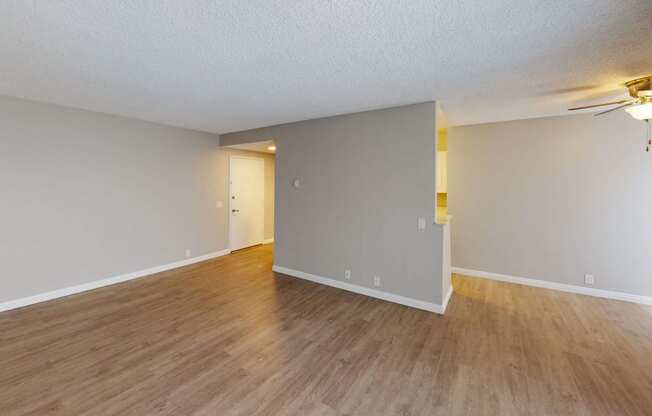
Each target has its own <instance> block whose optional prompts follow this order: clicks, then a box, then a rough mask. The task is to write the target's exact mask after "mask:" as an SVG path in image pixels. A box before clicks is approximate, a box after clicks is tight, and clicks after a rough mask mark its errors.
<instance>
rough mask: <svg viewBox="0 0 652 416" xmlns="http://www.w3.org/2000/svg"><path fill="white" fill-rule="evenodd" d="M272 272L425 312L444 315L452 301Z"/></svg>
mask: <svg viewBox="0 0 652 416" xmlns="http://www.w3.org/2000/svg"><path fill="white" fill-rule="evenodd" d="M272 270H274V271H275V272H277V273H282V274H286V275H288V276H293V277H298V278H299V279H304V280H309V281H311V282H315V283H319V284H322V285H326V286H332V287H336V288H338V289H342V290H346V291H349V292H354V293H358V294H361V295H365V296H369V297H372V298H376V299H382V300H386V301H388V302H393V303H398V304H401V305H404V306H410V307H412V308H417V309H422V310H424V311H429V312H435V313H438V314H442V315H443V314H444V311H445V310H446V303H448V299H450V294H448V296H447V299H446V303H444V305H438V304H436V303H431V302H426V301H423V300H417V299H412V298H408V297H405V296H401V295H395V294H392V293H387V292H382V291H380V290H376V289H370V288H367V287H364V286H358V285H354V284H352V283H346V282H342V281H339V280H335V279H331V278H328V277H322V276H317V275H314V274H310V273H306V272H302V271H299V270H293V269H288V268H287V267H282V266H277V265H274V266H273V267H272Z"/></svg>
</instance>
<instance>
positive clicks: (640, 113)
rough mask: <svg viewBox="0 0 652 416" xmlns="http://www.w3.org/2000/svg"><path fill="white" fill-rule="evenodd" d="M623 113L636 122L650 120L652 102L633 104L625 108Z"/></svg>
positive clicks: (651, 117) (651, 116)
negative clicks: (626, 113)
mask: <svg viewBox="0 0 652 416" xmlns="http://www.w3.org/2000/svg"><path fill="white" fill-rule="evenodd" d="M625 111H627V112H628V113H629V115H630V116H632V117H634V118H635V119H636V120H650V119H652V102H646V103H643V104H635V105H632V106H630V107H627V108H625Z"/></svg>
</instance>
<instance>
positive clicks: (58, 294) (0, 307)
mask: <svg viewBox="0 0 652 416" xmlns="http://www.w3.org/2000/svg"><path fill="white" fill-rule="evenodd" d="M230 252H231V250H229V249H226V250H221V251H216V252H214V253H209V254H204V255H203V256H199V257H193V258H191V259H184V260H180V261H176V262H174V263H168V264H164V265H162V266H155V267H150V268H149V269H145V270H140V271H137V272H132V273H127V274H121V275H119V276H113V277H109V278H106V279H102V280H96V281H93V282H88V283H84V284H81V285H77V286H71V287H66V288H63V289H57V290H53V291H52V292H46V293H40V294H38V295H34V296H29V297H26V298H20V299H14V300H10V301H7V302H3V303H0V312H3V311H8V310H11V309H17V308H22V307H24V306H28V305H33V304H35V303H40V302H45V301H48V300H52V299H57V298H62V297H64V296H69V295H74V294H76V293H81V292H86V291H88V290H93V289H98V288H101V287H105V286H110V285H114V284H116V283H122V282H126V281H128V280H133V279H138V278H140V277H145V276H149V275H152V274H156V273H160V272H164V271H167V270H172V269H176V268H178V267H183V266H188V265H190V264H193V263H199V262H202V261H205V260H210V259H213V258H215V257H220V256H224V255H226V254H229V253H230Z"/></svg>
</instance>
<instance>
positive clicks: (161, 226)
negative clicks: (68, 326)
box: [0, 97, 228, 302]
mask: <svg viewBox="0 0 652 416" xmlns="http://www.w3.org/2000/svg"><path fill="white" fill-rule="evenodd" d="M221 157H222V156H221V155H220V150H219V148H218V137H217V136H215V135H211V134H206V133H198V132H194V131H189V130H183V129H178V128H172V127H166V126H161V125H156V124H152V123H147V122H142V121H137V120H131V119H126V118H121V117H113V116H108V115H102V114H97V113H91V112H86V111H79V110H73V109H67V108H63V107H58V106H53V105H46V104H38V103H34V102H29V101H23V100H18V99H13V98H7V97H0V190H2V191H1V192H2V202H1V203H0V302H3V301H7V300H13V299H17V298H21V297H27V296H31V295H36V294H40V293H44V292H48V291H51V290H55V289H61V288H65V287H70V286H74V285H79V284H82V283H88V282H91V281H95V280H99V279H103V278H107V277H112V276H115V275H120V274H124V273H129V272H134V271H139V270H143V269H146V268H149V267H153V266H159V265H163V264H167V263H171V262H174V261H177V260H182V259H185V250H186V249H190V250H191V256H192V257H195V256H199V255H202V254H207V253H212V252H216V251H219V250H223V249H226V248H227V244H228V241H227V235H228V233H227V216H226V210H225V209H223V210H218V209H216V208H215V202H216V201H217V200H223V201H226V195H227V193H226V192H227V189H228V188H227V183H226V176H225V175H224V166H223V165H224V163H223V162H222V161H221Z"/></svg>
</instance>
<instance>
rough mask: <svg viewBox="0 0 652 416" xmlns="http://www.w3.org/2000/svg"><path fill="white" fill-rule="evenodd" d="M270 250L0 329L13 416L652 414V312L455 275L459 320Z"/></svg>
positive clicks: (7, 404) (74, 302)
mask: <svg viewBox="0 0 652 416" xmlns="http://www.w3.org/2000/svg"><path fill="white" fill-rule="evenodd" d="M271 266H272V248H271V246H263V247H257V248H253V249H249V250H245V251H241V252H237V253H234V254H232V255H230V256H226V257H223V258H219V259H215V260H211V261H207V262H204V263H201V264H197V265H193V266H188V267H185V268H183V269H177V270H174V271H170V272H165V273H161V274H158V275H156V276H153V277H150V278H144V279H140V280H135V281H131V282H128V283H124V284H120V285H115V286H111V287H107V288H104V289H99V290H95V291H93V292H87V293H85V294H80V295H76V296H71V297H68V298H65V299H60V300H56V301H52V302H48V303H44V304H39V305H35V306H32V307H28V308H24V309H21V310H15V311H10V312H5V313H2V314H0V415H3V416H9V415H93V416H104V415H121V416H125V415H138V416H144V415H180V416H186V415H193V416H200V415H202V416H203V415H308V416H310V415H325V416H331V415H333V416H335V415H574V416H577V415H651V414H652V309H651V308H649V307H644V306H640V305H635V304H630V303H624V302H618V301H611V300H604V299H597V298H590V297H584V296H580V295H574V294H568V293H562V292H554V291H550V290H545V289H537V288H530V287H525V286H518V285H511V284H506V283H498V282H491V281H486V280H481V279H472V278H464V277H460V276H457V277H455V279H454V286H455V295H454V296H453V298H452V300H451V303H450V305H449V308H448V311H447V314H446V316H439V315H435V314H432V313H428V312H424V311H419V310H416V309H411V308H407V307H404V306H400V305H396V304H392V303H387V302H383V301H380V300H376V299H372V298H367V297H364V296H361V295H356V294H352V293H348V292H344V291H340V290H337V289H334V288H331V287H326V286H320V285H317V284H314V283H310V282H306V281H302V280H299V279H295V278H292V277H287V276H283V275H280V274H276V275H275V274H274V273H272V272H271Z"/></svg>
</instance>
